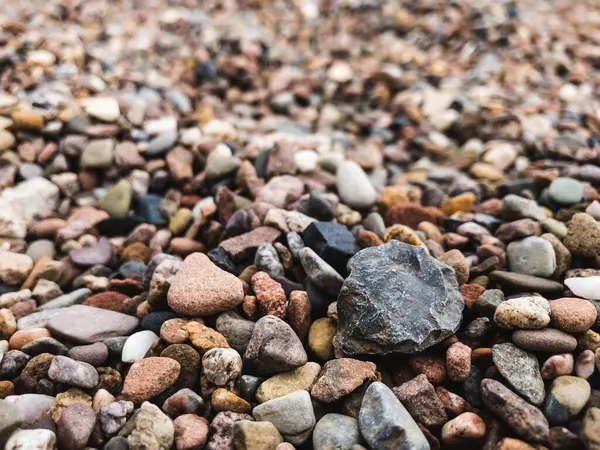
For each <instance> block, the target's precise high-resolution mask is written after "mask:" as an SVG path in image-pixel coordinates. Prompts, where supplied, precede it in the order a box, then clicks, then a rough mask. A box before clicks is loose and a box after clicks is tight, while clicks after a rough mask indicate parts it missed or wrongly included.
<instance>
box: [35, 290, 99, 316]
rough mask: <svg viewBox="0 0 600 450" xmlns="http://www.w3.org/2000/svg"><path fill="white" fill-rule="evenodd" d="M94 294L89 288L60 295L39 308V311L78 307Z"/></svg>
mask: <svg viewBox="0 0 600 450" xmlns="http://www.w3.org/2000/svg"><path fill="white" fill-rule="evenodd" d="M91 294H92V290H91V289H88V288H80V289H75V290H74V291H71V292H69V293H68V294H63V295H60V296H58V297H56V298H54V299H52V300H50V301H48V302H46V303H44V304H43V305H40V306H39V307H38V310H41V311H45V310H52V309H57V308H66V307H69V306H73V305H78V304H80V303H83V302H84V301H85V299H86V298H88V297H89V296H90V295H91Z"/></svg>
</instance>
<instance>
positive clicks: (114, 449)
mask: <svg viewBox="0 0 600 450" xmlns="http://www.w3.org/2000/svg"><path fill="white" fill-rule="evenodd" d="M104 450H129V443H128V442H127V439H125V438H124V437H123V436H115V437H112V438H111V439H110V441H108V442H107V443H106V445H105V446H104Z"/></svg>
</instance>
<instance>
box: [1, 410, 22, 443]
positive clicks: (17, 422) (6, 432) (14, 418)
mask: <svg viewBox="0 0 600 450" xmlns="http://www.w3.org/2000/svg"><path fill="white" fill-rule="evenodd" d="M23 422H24V417H23V415H22V414H21V412H20V411H19V410H18V409H17V408H16V407H15V406H13V405H11V404H10V403H8V402H0V442H4V441H6V439H7V438H8V437H9V436H10V435H11V433H12V432H13V431H15V430H16V429H17V428H19V427H20V426H21V424H22V423H23Z"/></svg>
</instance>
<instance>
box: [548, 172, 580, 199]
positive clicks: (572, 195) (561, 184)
mask: <svg viewBox="0 0 600 450" xmlns="http://www.w3.org/2000/svg"><path fill="white" fill-rule="evenodd" d="M548 195H550V198H551V199H552V200H553V201H555V202H556V203H560V204H561V205H573V204H575V203H578V202H580V201H581V199H582V198H583V184H582V183H581V182H580V181H577V180H575V179H573V178H566V177H561V178H557V179H556V180H554V181H553V182H552V183H550V187H549V188H548Z"/></svg>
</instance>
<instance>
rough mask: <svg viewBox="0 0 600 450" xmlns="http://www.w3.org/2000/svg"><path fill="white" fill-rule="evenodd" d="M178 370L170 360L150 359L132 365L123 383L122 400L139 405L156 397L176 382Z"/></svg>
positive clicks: (178, 366) (161, 358) (173, 361)
mask: <svg viewBox="0 0 600 450" xmlns="http://www.w3.org/2000/svg"><path fill="white" fill-rule="evenodd" d="M180 369H181V366H180V365H179V363H178V362H177V361H175V360H174V359H171V358H163V357H151V358H145V359H142V360H140V361H137V362H135V363H133V364H132V366H131V368H130V369H129V372H128V373H127V376H126V377H125V380H124V382H123V392H122V395H123V398H125V399H126V400H130V401H132V402H133V403H135V404H140V403H142V402H144V401H146V400H149V399H151V398H152V397H156V396H157V395H158V394H160V393H161V392H163V391H164V390H165V389H167V388H168V387H169V386H171V385H172V384H174V383H175V381H177V377H178V376H179V372H180ZM109 392H110V391H109Z"/></svg>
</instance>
